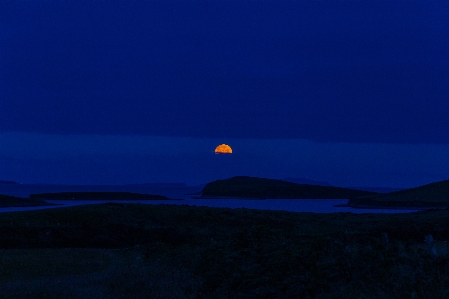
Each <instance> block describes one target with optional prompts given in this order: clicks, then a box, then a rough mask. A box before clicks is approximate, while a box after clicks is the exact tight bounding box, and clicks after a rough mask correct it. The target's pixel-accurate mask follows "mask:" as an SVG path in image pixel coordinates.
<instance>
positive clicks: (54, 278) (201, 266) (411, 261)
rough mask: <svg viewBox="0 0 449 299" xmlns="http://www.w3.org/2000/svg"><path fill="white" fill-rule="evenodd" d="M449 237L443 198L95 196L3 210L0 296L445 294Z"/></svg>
mask: <svg viewBox="0 0 449 299" xmlns="http://www.w3.org/2000/svg"><path fill="white" fill-rule="evenodd" d="M428 235H432V238H431V237H429V236H428ZM425 236H428V237H426V238H427V240H430V241H429V242H428V243H426V242H425V241H424V240H425ZM448 240H449V211H447V210H441V211H426V212H419V213H410V214H352V213H332V214H317V213H291V212H282V211H260V210H251V209H219V208H208V207H189V206H175V205H162V206H160V205H137V204H102V205H89V206H77V207H69V208H64V209H46V210H37V211H29V212H14V213H1V214H0V264H1V265H2V271H0V285H1V286H2V295H1V296H2V297H3V298H28V297H29V294H33V297H39V298H48V299H56V298H76V299H81V298H83V299H84V298H86V295H89V296H90V295H92V296H95V297H97V298H122V297H123V296H124V295H123V294H126V297H127V298H236V299H247V298H254V299H255V298H334V299H337V298H365V299H374V298H386V299H393V298H394V299H396V298H412V297H413V298H426V299H437V298H438V299H441V298H445V297H446V296H447V290H448V289H449V268H448V267H447V265H448V264H449V250H448V247H447V243H445V242H446V241H448ZM89 296H88V297H89ZM89 298H90V297H89ZM92 298H93V297H92Z"/></svg>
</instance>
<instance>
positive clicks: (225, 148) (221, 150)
mask: <svg viewBox="0 0 449 299" xmlns="http://www.w3.org/2000/svg"><path fill="white" fill-rule="evenodd" d="M215 153H216V154H232V148H231V147H230V146H229V145H227V144H224V143H223V144H220V145H219V146H217V147H216V148H215Z"/></svg>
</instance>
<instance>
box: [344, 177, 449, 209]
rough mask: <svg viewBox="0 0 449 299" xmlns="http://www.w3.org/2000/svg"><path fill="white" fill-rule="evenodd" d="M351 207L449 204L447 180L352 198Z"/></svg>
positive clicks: (436, 205) (438, 205) (439, 205)
mask: <svg viewBox="0 0 449 299" xmlns="http://www.w3.org/2000/svg"><path fill="white" fill-rule="evenodd" d="M348 205H349V206H353V207H418V208H419V207H446V206H449V180H445V181H441V182H435V183H431V184H427V185H423V186H420V187H415V188H411V189H406V190H400V191H395V192H390V193H386V194H378V195H375V196H364V197H360V198H353V199H351V200H349V202H348Z"/></svg>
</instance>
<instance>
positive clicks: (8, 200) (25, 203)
mask: <svg viewBox="0 0 449 299" xmlns="http://www.w3.org/2000/svg"><path fill="white" fill-rule="evenodd" d="M49 205H53V204H50V203H47V202H45V201H43V200H33V199H28V198H22V197H16V196H10V195H3V194H0V207H37V206H49Z"/></svg>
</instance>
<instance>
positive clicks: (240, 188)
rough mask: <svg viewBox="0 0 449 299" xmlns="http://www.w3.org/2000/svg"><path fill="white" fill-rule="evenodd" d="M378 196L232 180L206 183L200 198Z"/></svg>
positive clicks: (244, 178)
mask: <svg viewBox="0 0 449 299" xmlns="http://www.w3.org/2000/svg"><path fill="white" fill-rule="evenodd" d="M376 194H377V193H374V192H367V191H361V190H354V189H348V188H340V187H332V186H318V185H306V184H296V183H291V182H286V181H281V180H274V179H266V178H257V177H249V176H235V177H232V178H229V179H225V180H217V181H213V182H210V183H208V184H207V185H206V186H205V187H204V189H203V191H202V197H237V198H259V199H268V198H286V199H349V198H354V197H360V196H373V195H376Z"/></svg>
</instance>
